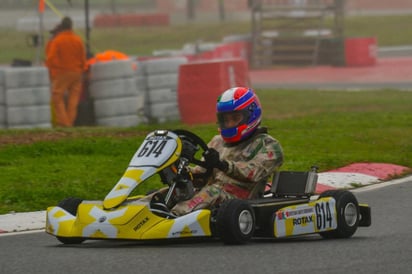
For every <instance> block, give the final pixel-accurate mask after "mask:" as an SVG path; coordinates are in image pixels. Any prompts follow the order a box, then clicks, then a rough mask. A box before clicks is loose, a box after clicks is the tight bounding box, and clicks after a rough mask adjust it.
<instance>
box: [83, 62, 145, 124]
mask: <svg viewBox="0 0 412 274" xmlns="http://www.w3.org/2000/svg"><path fill="white" fill-rule="evenodd" d="M135 70H136V62H134V61H132V60H130V59H129V60H113V61H109V62H99V63H95V64H93V65H92V66H91V70H90V86H89V88H90V89H89V90H90V95H91V97H92V99H93V106H94V115H95V121H96V124H97V125H98V126H114V127H130V126H137V125H139V124H140V123H142V122H143V121H144V113H143V107H144V90H140V89H138V86H137V83H136V78H135Z"/></svg>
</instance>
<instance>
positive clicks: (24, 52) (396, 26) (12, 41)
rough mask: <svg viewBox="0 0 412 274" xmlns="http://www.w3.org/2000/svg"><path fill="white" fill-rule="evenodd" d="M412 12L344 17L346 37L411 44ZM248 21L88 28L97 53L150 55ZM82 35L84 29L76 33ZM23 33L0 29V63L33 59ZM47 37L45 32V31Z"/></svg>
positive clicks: (244, 29)
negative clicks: (409, 13)
mask: <svg viewBox="0 0 412 274" xmlns="http://www.w3.org/2000/svg"><path fill="white" fill-rule="evenodd" d="M411 21H412V15H402V16H400V15H399V16H359V17H347V18H346V19H345V25H346V29H345V34H346V37H376V38H377V41H378V46H399V45H411V44H412V28H410V27H409V26H410V22H411ZM250 31H251V23H250V22H248V21H243V22H224V23H209V24H200V23H197V24H185V25H177V26H171V27H139V28H106V29H93V30H92V31H91V41H90V44H91V50H92V52H94V53H96V52H101V51H104V50H107V49H114V50H118V51H122V52H125V53H127V54H130V55H136V56H144V55H151V54H152V52H153V51H154V50H162V49H181V48H182V47H183V45H184V44H186V43H194V42H196V41H197V40H202V41H204V42H220V41H222V39H223V38H224V37H225V36H228V35H232V34H246V33H250ZM78 33H79V34H80V35H82V36H83V37H85V34H84V30H81V31H79V32H78ZM26 35H27V33H24V32H16V31H15V30H7V29H0V49H1V50H0V64H9V63H11V61H12V60H13V59H14V58H20V59H28V60H35V58H36V53H37V52H36V49H34V48H29V47H28V46H27V45H26ZM45 37H48V34H47V33H46V34H45Z"/></svg>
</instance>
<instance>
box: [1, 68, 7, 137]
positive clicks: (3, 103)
mask: <svg viewBox="0 0 412 274" xmlns="http://www.w3.org/2000/svg"><path fill="white" fill-rule="evenodd" d="M5 98H6V97H5V92H4V71H3V70H1V69H0V129H1V128H5V127H6V99H5Z"/></svg>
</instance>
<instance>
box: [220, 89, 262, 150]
mask: <svg viewBox="0 0 412 274" xmlns="http://www.w3.org/2000/svg"><path fill="white" fill-rule="evenodd" d="M216 108H217V120H218V124H219V131H220V135H221V136H222V138H223V140H224V141H225V142H226V143H237V142H239V141H242V140H244V139H246V138H247V137H249V136H250V135H252V134H253V133H254V132H255V131H256V129H257V128H258V126H259V125H260V121H261V117H262V108H261V105H260V102H259V98H258V97H257V95H256V94H255V92H254V91H253V90H252V89H250V88H246V87H235V88H230V89H228V90H226V91H225V92H223V93H222V95H220V96H219V98H218V99H217V105H216Z"/></svg>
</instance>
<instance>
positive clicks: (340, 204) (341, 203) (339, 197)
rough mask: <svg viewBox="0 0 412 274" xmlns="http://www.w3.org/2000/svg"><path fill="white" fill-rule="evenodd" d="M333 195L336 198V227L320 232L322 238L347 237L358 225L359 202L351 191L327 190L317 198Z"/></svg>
mask: <svg viewBox="0 0 412 274" xmlns="http://www.w3.org/2000/svg"><path fill="white" fill-rule="evenodd" d="M322 197H333V198H334V199H335V200H336V213H337V222H338V224H337V228H336V229H335V230H331V231H324V232H320V233H319V234H320V235H321V236H322V237H323V238H327V239H329V238H349V237H351V236H352V235H353V234H354V233H355V232H356V230H357V229H358V225H359V204H358V201H357V199H356V197H355V195H353V193H352V192H350V191H347V190H329V191H325V192H323V193H321V194H320V195H319V198H322Z"/></svg>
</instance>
